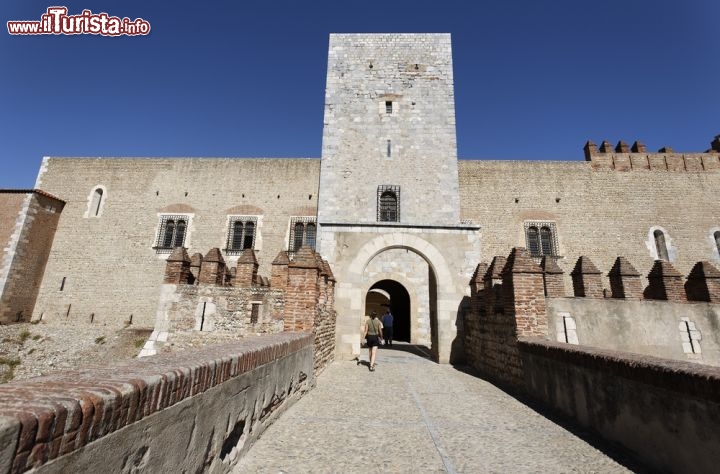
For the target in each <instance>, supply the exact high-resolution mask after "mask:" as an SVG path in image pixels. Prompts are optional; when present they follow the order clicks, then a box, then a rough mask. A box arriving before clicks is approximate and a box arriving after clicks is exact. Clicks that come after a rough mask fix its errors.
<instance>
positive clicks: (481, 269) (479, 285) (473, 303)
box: [470, 262, 489, 315]
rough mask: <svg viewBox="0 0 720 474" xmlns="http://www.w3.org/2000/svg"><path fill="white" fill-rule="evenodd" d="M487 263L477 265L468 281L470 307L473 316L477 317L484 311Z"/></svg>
mask: <svg viewBox="0 0 720 474" xmlns="http://www.w3.org/2000/svg"><path fill="white" fill-rule="evenodd" d="M488 268H489V266H488V264H487V263H482V262H481V263H478V265H477V267H475V273H473V276H472V278H471V279H470V307H471V308H472V313H473V314H474V315H479V314H480V312H481V310H484V309H485V281H484V279H485V274H486V273H487V271H488Z"/></svg>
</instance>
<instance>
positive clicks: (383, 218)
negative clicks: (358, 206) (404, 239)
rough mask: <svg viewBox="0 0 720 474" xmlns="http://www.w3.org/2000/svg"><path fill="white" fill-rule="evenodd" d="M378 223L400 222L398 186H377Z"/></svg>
mask: <svg viewBox="0 0 720 474" xmlns="http://www.w3.org/2000/svg"><path fill="white" fill-rule="evenodd" d="M377 210H378V212H377V220H378V222H400V186H391V185H382V186H378V203H377Z"/></svg>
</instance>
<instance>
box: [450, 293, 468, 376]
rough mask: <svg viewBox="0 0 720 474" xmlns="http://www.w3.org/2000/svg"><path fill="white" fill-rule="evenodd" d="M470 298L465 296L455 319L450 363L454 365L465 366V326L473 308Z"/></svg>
mask: <svg viewBox="0 0 720 474" xmlns="http://www.w3.org/2000/svg"><path fill="white" fill-rule="evenodd" d="M471 302H472V301H471V299H470V297H469V296H463V299H462V300H461V301H460V304H459V305H458V310H457V315H456V317H455V329H456V333H455V338H454V339H453V340H452V342H451V343H450V363H451V364H452V365H465V364H466V359H465V344H464V343H463V340H464V338H465V324H466V321H467V319H468V316H469V315H470V314H471V311H472V306H471Z"/></svg>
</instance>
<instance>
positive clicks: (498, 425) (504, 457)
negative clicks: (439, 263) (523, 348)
mask: <svg viewBox="0 0 720 474" xmlns="http://www.w3.org/2000/svg"><path fill="white" fill-rule="evenodd" d="M396 346H397V347H396V348H395V349H381V350H380V352H379V354H378V361H377V362H378V365H377V369H376V370H375V372H370V371H369V370H368V367H367V365H357V364H356V363H355V362H347V361H339V362H334V363H333V364H331V365H330V366H329V367H328V368H327V369H326V370H325V372H323V373H322V374H321V375H320V377H319V378H318V381H317V387H315V389H313V390H312V391H311V392H310V393H309V394H307V395H306V396H305V397H304V398H303V399H301V400H300V401H298V402H297V403H296V404H295V405H294V406H292V407H290V409H288V411H286V412H285V413H284V414H282V415H281V416H280V418H279V419H278V420H277V421H276V422H275V423H274V424H273V425H272V426H270V427H269V428H268V430H267V431H265V433H264V434H263V436H262V437H261V438H260V439H259V440H258V441H257V443H256V444H255V445H254V446H253V447H252V448H251V449H250V450H249V452H248V453H247V455H246V456H245V457H244V458H243V459H241V460H240V462H239V463H238V465H237V466H236V468H235V470H234V471H233V472H235V473H246V472H252V473H255V472H267V473H304V472H313V473H325V472H327V473H331V472H332V473H355V472H357V473H368V472H399V473H400V472H402V473H404V472H415V473H426V472H449V473H484V472H497V473H514V472H553V473H555V472H603V473H606V472H627V469H626V468H624V467H623V466H621V465H619V464H617V463H616V462H615V461H614V460H613V459H611V458H609V457H608V456H606V455H605V454H603V453H602V452H601V451H598V450H597V449H595V448H594V447H593V446H591V445H589V444H588V443H586V442H585V441H583V440H582V439H580V438H578V437H577V436H575V435H573V434H572V433H571V432H569V431H567V430H566V429H564V428H562V427H560V426H559V425H557V424H555V423H553V422H552V421H550V420H548V419H547V418H545V417H543V416H542V415H540V414H538V413H537V412H536V411H534V410H532V409H531V408H529V407H527V406H525V405H523V404H522V403H521V402H519V401H518V400H516V399H515V398H513V397H511V396H509V395H507V394H506V393H504V392H503V391H501V390H500V389H498V388H497V387H495V386H494V385H492V384H490V383H488V382H486V381H484V380H482V379H479V378H476V377H473V376H472V375H468V374H466V373H463V372H461V371H459V370H457V369H455V368H454V367H452V366H450V365H438V364H435V363H434V362H431V361H430V360H428V359H427V358H423V357H421V356H419V355H416V354H413V353H411V352H408V351H407V349H409V346H399V345H396ZM364 353H365V355H364V358H367V351H364Z"/></svg>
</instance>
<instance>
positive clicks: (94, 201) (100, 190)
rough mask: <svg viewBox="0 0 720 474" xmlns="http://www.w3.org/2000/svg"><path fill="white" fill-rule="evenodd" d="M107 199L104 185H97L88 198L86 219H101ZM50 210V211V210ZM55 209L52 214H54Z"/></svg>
mask: <svg viewBox="0 0 720 474" xmlns="http://www.w3.org/2000/svg"><path fill="white" fill-rule="evenodd" d="M106 198H107V191H106V190H105V187H104V186H102V185H97V186H95V187H94V188H93V190H92V191H90V194H89V195H88V197H87V211H86V212H85V215H84V217H86V218H87V217H100V216H101V215H102V211H103V207H105V199H106ZM48 210H50V209H48ZM54 211H55V209H54V208H53V209H52V211H51V212H54Z"/></svg>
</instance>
